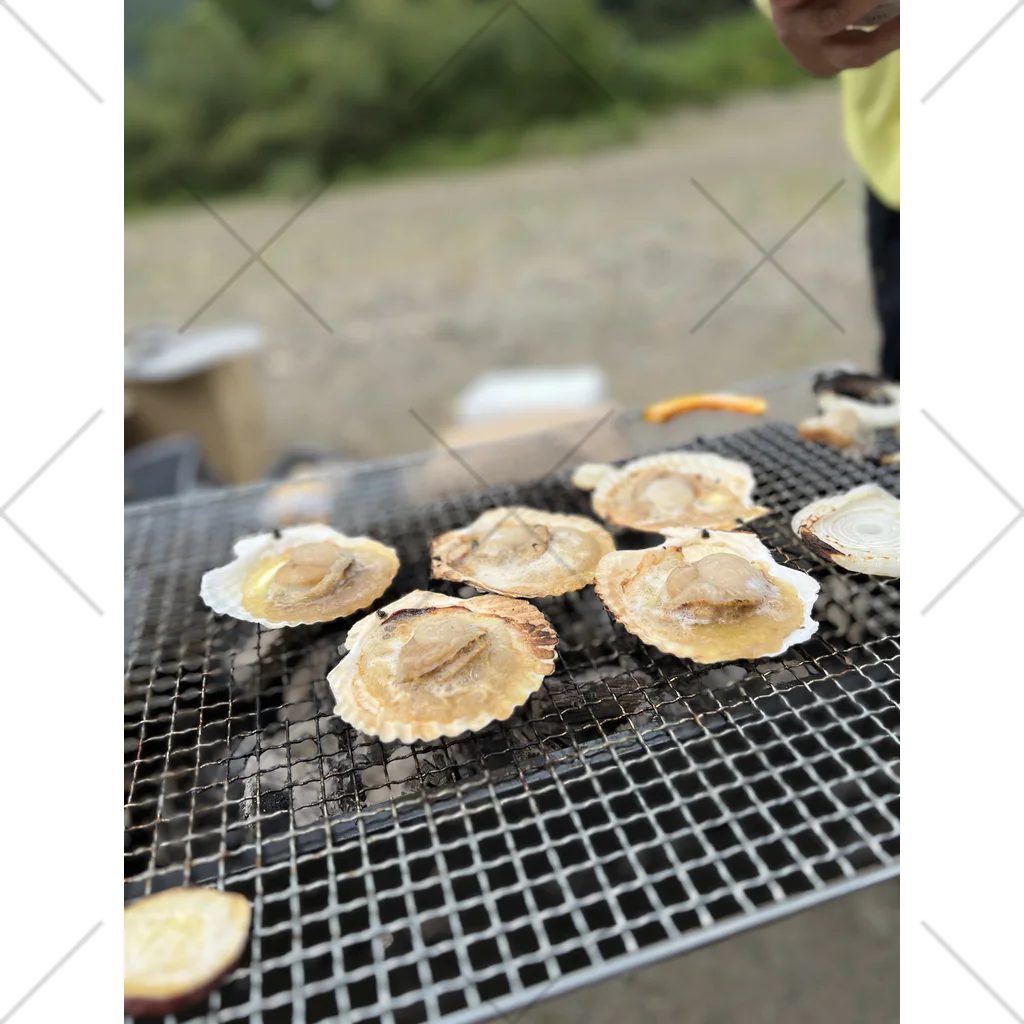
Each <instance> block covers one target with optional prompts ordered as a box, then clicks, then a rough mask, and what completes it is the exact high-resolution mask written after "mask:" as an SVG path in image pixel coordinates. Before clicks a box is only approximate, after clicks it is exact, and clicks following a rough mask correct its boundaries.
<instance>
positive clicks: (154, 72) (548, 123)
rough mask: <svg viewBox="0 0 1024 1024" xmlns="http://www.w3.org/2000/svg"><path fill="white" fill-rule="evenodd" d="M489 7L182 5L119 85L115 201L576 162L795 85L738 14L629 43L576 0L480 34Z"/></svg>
mask: <svg viewBox="0 0 1024 1024" xmlns="http://www.w3.org/2000/svg"><path fill="white" fill-rule="evenodd" d="M499 9H500V8H499V6H498V4H497V2H496V0H483V2H481V0H336V2H335V3H334V4H333V5H332V6H330V7H329V8H327V9H320V10H315V9H313V8H312V7H311V6H310V3H309V0H288V2H282V0H193V2H192V3H190V4H189V5H188V6H187V8H186V9H185V10H184V12H183V14H182V16H181V17H180V18H179V19H177V20H174V21H171V22H168V23H166V24H163V25H162V26H160V27H159V29H158V30H156V31H154V32H152V33H151V34H150V36H149V42H148V47H147V51H146V59H145V62H144V65H143V67H142V70H140V71H139V72H138V73H136V74H133V75H131V76H130V77H129V79H128V81H127V83H126V92H125V191H126V200H127V201H128V202H129V203H132V204H135V203H147V202H156V201H162V200H166V199H170V198H172V197H173V196H174V195H175V193H180V192H181V191H182V186H183V185H184V184H187V185H188V186H189V187H190V188H193V189H198V190H199V191H201V192H202V193H204V194H214V193H218V192H220V193H223V192H231V191H238V190H243V189H251V188H266V189H275V190H276V189H288V190H292V189H297V190H304V189H307V188H309V187H312V186H313V185H314V184H316V183H320V182H327V181H331V180H334V179H336V178H339V177H342V176H347V175H351V174H353V173H365V172H367V171H368V170H372V169H377V170H387V169H394V168H400V167H408V166H414V165H420V166H423V165H428V166H438V165H440V166H444V165H449V166H450V165H460V166H463V165H465V164H468V163H481V162H488V161H492V160H498V159H504V158H507V157H509V156H512V155H515V154H517V153H520V152H524V151H538V150H547V151H550V150H556V151H559V152H576V151H580V150H582V149H585V148H589V147H592V146H595V145H602V144H605V143H608V142H613V141H618V140H620V139H623V138H627V137H629V136H630V135H631V134H633V133H634V132H635V131H636V129H637V125H638V122H639V112H640V111H643V110H654V109H659V108H664V107H666V106H669V105H671V104H677V103H684V102H708V101H712V100H715V99H717V98H719V97H721V96H723V95H725V94H727V93H729V92H733V91H736V90H737V89H741V88H749V87H763V86H774V85H780V84H785V83H788V82H792V81H795V80H798V79H799V78H800V77H801V76H800V73H799V72H798V71H797V70H796V69H795V67H794V65H793V64H792V62H791V61H790V60H789V58H788V57H787V56H786V54H785V53H784V51H783V50H782V49H781V47H779V46H778V44H777V43H776V42H775V40H774V38H773V36H772V34H771V30H770V28H769V27H768V26H767V25H766V24H765V23H764V21H763V19H761V18H760V17H759V16H758V15H756V14H750V13H745V14H743V15H740V16H737V17H734V18H727V19H725V20H719V21H716V22H713V23H711V24H709V25H707V26H705V27H703V28H701V29H699V30H697V31H695V32H693V33H691V34H689V35H686V36H681V37H678V38H676V39H675V40H674V41H667V42H664V41H663V42H658V43H640V42H638V41H637V40H636V39H635V38H634V36H633V35H631V34H630V33H629V32H627V31H626V30H625V29H624V28H623V26H622V24H621V23H620V22H618V21H616V20H614V19H612V18H611V17H610V16H608V15H605V14H601V13H599V12H598V11H597V10H596V9H595V6H594V3H593V0H557V2H555V3H551V4H550V5H549V6H545V7H543V8H538V10H539V11H541V12H542V13H541V15H540V16H538V19H537V21H538V24H539V25H540V26H541V28H538V26H537V25H535V24H533V23H531V21H530V20H529V19H528V18H527V17H524V15H523V14H522V13H520V11H518V10H517V9H516V8H514V7H511V8H509V9H507V10H506V11H505V12H504V13H503V14H501V15H500V16H499V17H497V18H496V19H495V20H494V21H493V22H492V23H490V24H489V25H488V27H487V28H486V29H485V30H484V31H480V30H481V29H482V28H483V26H485V25H487V21H488V18H491V17H493V16H494V15H495V14H496V12H497V11H499ZM274 12H277V13H278V14H279V15H280V16H279V17H277V20H273V19H272V17H271V15H272V13H274ZM281 12H283V13H281ZM477 33H479V34H478V35H477ZM471 40H472V41H471ZM470 41H471V42H470Z"/></svg>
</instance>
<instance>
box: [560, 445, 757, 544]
mask: <svg viewBox="0 0 1024 1024" xmlns="http://www.w3.org/2000/svg"><path fill="white" fill-rule="evenodd" d="M656 467H665V468H666V469H670V470H675V471H676V472H678V473H680V474H681V475H695V476H701V477H703V478H705V479H709V480H713V481H715V482H717V483H720V484H722V485H723V486H724V487H726V488H728V489H729V490H730V491H732V492H733V494H735V495H736V497H737V498H738V499H739V500H740V501H741V502H742V504H743V505H744V506H746V510H747V511H746V514H745V515H744V516H743V517H742V518H743V520H744V522H746V521H749V520H751V519H756V518H758V517H760V516H763V515H765V514H767V512H768V509H765V508H761V507H759V506H756V505H754V488H755V487H756V481H755V480H754V474H753V472H752V471H751V469H750V467H749V466H748V465H747V464H746V463H745V462H740V461H739V460H738V459H727V458H725V457H724V456H722V455H716V454H714V453H713V452H660V453H658V454H656V455H645V456H643V457H641V458H639V459H633V460H632V461H631V462H627V463H626V464H625V465H624V466H621V467H615V466H600V465H597V464H586V465H583V466H580V467H579V469H577V470H576V472H575V473H574V474H573V477H572V482H573V484H574V485H575V486H577V487H579V488H581V489H582V490H592V491H593V495H592V497H591V504H592V506H593V509H594V512H595V513H596V514H597V515H598V516H600V517H601V518H602V519H605V520H607V521H609V522H615V523H618V525H620V526H632V527H634V528H635V529H638V530H644V531H646V532H650V533H661V534H664V533H665V529H667V528H669V527H668V524H665V525H663V526H658V527H653V526H643V525H639V524H638V523H636V522H624V521H622V518H621V517H620V518H619V519H613V518H611V517H610V515H609V511H610V509H609V504H610V498H611V494H612V491H613V490H614V489H615V488H616V487H618V485H619V484H620V483H622V482H623V481H624V480H626V479H628V478H629V477H631V476H635V475H638V474H640V473H643V472H645V471H647V470H648V469H654V468H656Z"/></svg>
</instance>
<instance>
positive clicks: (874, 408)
mask: <svg viewBox="0 0 1024 1024" xmlns="http://www.w3.org/2000/svg"><path fill="white" fill-rule="evenodd" d="M882 391H883V392H884V393H885V394H886V396H887V397H888V398H889V403H888V404H887V405H873V404H872V403H871V402H862V401H860V400H859V399H856V398H851V397H850V396H849V395H837V394H836V393H835V392H834V391H823V392H821V394H819V395H818V408H819V409H820V410H821V411H822V412H823V413H828V412H833V411H837V410H840V409H848V410H849V411H850V412H852V413H854V415H855V416H856V417H857V420H858V422H859V423H860V424H861V426H862V427H865V428H866V429H869V430H889V429H892V428H893V427H898V426H899V423H900V386H899V384H890V383H887V384H885V385H883V386H882Z"/></svg>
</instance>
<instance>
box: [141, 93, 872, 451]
mask: <svg viewBox="0 0 1024 1024" xmlns="http://www.w3.org/2000/svg"><path fill="white" fill-rule="evenodd" d="M843 180H845V184H844V185H843V186H842V187H840V188H839V189H838V191H837V192H836V193H835V194H834V195H833V196H832V197H831V198H830V199H829V200H828V201H827V202H826V203H825V204H824V205H823V206H822V207H821V208H820V209H819V210H818V211H817V212H816V213H814V215H813V216H812V217H811V218H810V219H809V220H808V221H807V222H806V223H805V224H804V225H803V226H802V227H800V229H799V231H798V232H797V233H796V234H794V235H793V237H792V239H791V240H789V241H787V242H785V244H784V245H783V246H782V247H781V248H780V249H779V251H778V254H777V256H778V259H779V262H780V263H781V264H782V265H783V267H784V268H785V270H786V271H787V272H788V273H789V274H790V275H792V278H793V279H794V280H795V281H796V282H798V286H799V287H798V286H797V285H795V284H794V283H793V282H792V281H790V280H787V278H786V277H785V276H783V274H782V273H780V272H779V271H778V270H777V269H775V268H774V267H772V266H770V265H767V264H766V265H763V266H761V267H760V269H758V270H756V272H754V273H753V274H752V276H751V277H750V279H749V280H748V281H747V283H745V284H744V285H743V286H742V288H740V289H739V290H738V291H737V292H736V294H735V295H734V296H733V297H732V298H731V299H730V300H729V301H728V302H727V304H725V305H724V306H723V307H722V308H721V309H720V310H719V311H718V312H716V313H715V314H714V315H713V316H711V317H710V319H708V320H707V321H706V323H705V324H704V325H703V326H702V327H701V328H700V329H699V330H697V331H696V333H692V329H693V327H694V325H695V324H696V323H697V322H698V321H699V320H700V319H701V318H702V317H704V316H705V314H706V313H707V312H708V311H709V310H710V309H711V307H712V306H714V305H715V304H716V303H717V302H718V301H719V300H720V299H721V298H722V297H723V296H725V295H726V294H727V293H728V292H729V291H730V290H731V289H733V288H735V287H736V285H737V283H738V282H739V281H740V279H741V278H743V276H744V275H746V274H750V273H751V271H753V269H754V268H755V267H756V266H757V264H758V262H759V261H760V260H761V258H762V257H761V254H760V253H759V252H758V251H757V249H756V248H755V246H754V244H752V242H751V241H750V239H748V238H746V237H744V235H743V233H741V231H740V230H738V229H737V227H735V226H734V225H733V224H731V223H730V222H729V220H728V219H726V217H725V216H724V215H723V214H722V212H720V210H718V209H716V208H715V206H714V205H713V203H712V202H711V201H709V199H708V198H707V197H706V196H705V195H703V194H701V191H700V190H699V189H698V187H697V186H696V185H695V184H694V183H693V182H694V181H696V182H697V183H698V184H699V185H700V186H701V187H702V188H703V189H705V190H706V191H707V192H709V193H710V194H711V195H712V196H713V197H714V199H715V200H717V202H718V203H720V204H721V205H722V206H723V207H724V208H725V209H727V210H728V211H729V212H730V213H731V214H732V215H733V216H734V217H735V218H736V219H737V220H738V221H739V222H740V223H741V224H742V226H743V228H744V229H745V230H746V231H747V232H749V233H750V235H751V236H753V238H754V239H756V240H757V241H758V242H759V243H761V244H762V245H763V246H764V247H765V248H766V249H771V248H772V247H773V246H775V245H776V244H777V243H778V242H779V241H780V240H781V239H783V238H784V236H786V235H787V234H789V233H790V232H791V230H792V229H793V228H794V226H795V225H796V224H797V223H798V222H799V221H800V220H801V218H803V217H804V216H805V215H806V214H807V213H808V212H809V211H810V210H811V209H812V208H813V207H814V206H815V205H816V204H817V203H819V201H820V200H821V199H822V198H823V197H824V196H825V195H826V193H828V192H829V190H830V189H833V188H834V187H835V186H836V185H837V183H839V182H840V181H843ZM214 205H215V207H216V209H217V212H218V213H219V214H220V215H221V216H223V218H224V219H225V220H226V221H227V222H228V223H229V224H230V225H231V227H232V228H233V229H234V230H235V231H237V232H238V234H239V235H240V236H241V237H242V238H243V239H245V240H246V241H247V242H248V243H249V244H250V245H252V246H253V247H254V248H256V249H259V248H260V247H262V246H263V245H264V244H265V242H266V241H267V240H268V239H269V238H271V236H272V235H273V234H274V233H275V232H276V231H278V229H279V228H280V227H281V226H282V225H283V224H284V223H285V221H287V220H288V218H289V217H290V216H291V215H292V214H293V213H294V212H295V211H296V209H297V208H298V205H299V203H298V201H297V200H295V201H287V200H273V201H269V200H250V199H246V200H239V201H218V202H216V203H215V204H214ZM861 207H862V186H861V183H860V181H859V179H858V176H857V173H856V170H855V169H854V168H853V167H852V166H851V164H850V162H849V160H848V158H847V156H846V153H845V150H844V148H843V146H842V143H841V140H840V137H839V117H838V107H837V99H836V97H835V94H834V91H833V89H832V87H831V86H829V85H824V86H821V87H814V88H810V89H805V90H802V91H799V92H795V93H788V94H787V93H782V94H765V95H755V96H749V97H745V98H742V99H740V100H737V101H735V102H732V103H730V104H727V105H724V106H722V107H720V108H718V109H716V110H709V111H698V112H687V113H684V114H680V115H676V116H673V117H671V118H666V119H663V120H659V121H657V122H655V123H653V124H652V125H651V126H650V128H649V129H648V130H647V131H646V133H645V135H644V137H643V138H642V139H641V140H640V141H639V142H638V143H636V144H634V145H631V146H629V147H625V148H621V149H616V150H605V151H602V152H599V153H595V154H591V155H589V156H585V157H579V158H573V159H567V158H559V159H551V160H532V161H523V162H520V163H516V164H512V165H506V166H503V167H499V168H493V169H485V170H480V171H476V172H473V173H460V174H448V175H435V176H426V177H417V178H410V179H405V180H391V181H386V182H377V183H374V184H369V185H359V186H353V187H349V188H344V189H337V190H332V191H330V192H329V193H327V194H325V195H324V196H322V197H321V198H320V199H318V200H317V201H316V202H315V203H314V204H313V205H312V206H311V207H310V208H309V209H308V210H306V211H305V212H304V213H303V214H302V215H301V216H300V217H299V218H298V219H297V220H296V221H295V223H294V224H292V226H291V227H290V228H288V229H287V230H286V231H285V232H284V233H283V234H282V235H281V237H280V238H279V239H277V240H276V241H274V242H273V243H272V244H271V245H270V246H269V247H268V248H267V250H266V252H265V253H264V258H265V259H266V261H267V263H268V264H269V265H270V266H271V267H272V268H273V269H274V271H275V272H276V273H277V274H279V275H280V276H281V278H283V280H284V281H286V282H287V283H288V285H289V286H290V287H291V288H293V289H294V290H295V291H296V292H297V293H299V294H300V295H301V296H302V297H303V298H304V299H305V300H306V301H307V302H308V303H309V305H310V306H311V307H312V308H313V309H314V310H315V311H316V313H317V314H318V315H319V316H320V317H322V318H323V319H324V321H326V323H327V324H328V325H330V328H331V330H330V331H329V330H327V329H325V327H323V326H321V324H320V323H318V321H317V319H315V318H314V316H313V315H311V314H310V313H309V312H307V311H306V310H305V309H304V308H303V307H302V305H300V303H299V302H298V301H296V299H295V298H294V297H293V296H292V295H290V294H289V293H288V291H286V290H285V288H284V287H282V286H281V284H280V283H279V282H278V281H276V280H275V279H274V278H273V277H272V276H271V275H270V274H269V273H268V272H267V271H266V270H265V269H263V268H262V267H261V266H258V265H252V266H250V267H248V269H246V270H245V271H244V272H243V273H242V274H241V275H240V276H239V277H238V278H237V279H236V280H234V282H233V283H232V284H231V285H230V287H228V288H227V289H226V290H225V291H224V293H223V294H222V295H220V296H219V297H218V298H217V299H216V301H215V302H213V303H212V304H211V305H210V307H209V308H208V309H207V310H206V311H205V312H204V313H203V314H202V315H201V316H200V317H199V318H198V319H197V320H196V321H195V323H194V327H193V329H198V328H200V327H203V326H211V325H214V324H220V323H225V322H228V323H230V322H233V321H238V320H242V321H248V322H256V323H259V324H262V325H263V326H264V327H265V328H266V330H267V349H266V353H265V357H264V360H263V370H264V372H263V379H264V386H265V389H266V415H267V419H268V428H269V432H270V435H271V439H272V442H273V443H274V445H275V447H278V448H284V447H288V446H290V445H294V444H302V443H314V444H317V445H322V446H329V447H332V448H335V449H337V450H339V451H341V452H342V453H343V454H346V455H350V456H354V457H375V456H382V455H389V454H395V453H398V452H402V451H408V450H418V449H422V448H424V447H427V446H428V445H429V443H430V439H429V438H428V437H426V436H425V433H424V431H423V429H422V428H421V427H420V426H418V425H417V423H416V422H415V420H414V419H413V418H412V417H411V416H410V415H409V409H410V408H415V409H416V410H417V412H419V413H420V414H421V415H422V416H423V417H424V419H426V420H427V421H428V422H431V423H435V424H438V425H441V424H443V423H445V422H447V421H449V419H450V416H451V402H452V400H453V398H454V397H455V395H456V394H457V393H458V392H459V391H460V390H461V389H462V388H463V387H464V386H465V385H466V384H467V383H468V382H469V381H470V380H471V379H472V378H473V377H474V376H475V375H476V374H478V373H480V372H482V371H485V370H492V369H495V368H498V367H505V366H523V365H534V366H537V365H566V364H577V363H583V362H594V363H597V364H599V365H600V366H602V367H603V368H604V369H605V371H606V372H607V373H608V375H609V379H610V381H611V390H612V395H611V397H612V399H613V400H614V401H615V402H617V403H620V404H624V405H639V404H644V403H647V402H649V401H652V400H655V399H658V398H661V397H665V396H666V395H667V394H673V393H676V392H680V391H689V390H694V389H702V388H706V387H715V386H721V385H725V384H727V383H729V381H731V380H733V379H735V378H738V377H745V378H749V377H753V376H759V375H762V374H766V373H770V372H774V371H781V370H789V369H795V368H798V367H804V366H808V365H811V364H815V363H820V362H821V361H823V360H826V359H839V358H842V359H852V360H855V361H857V362H861V363H864V364H866V365H869V366H870V365H873V362H874V349H875V328H874V323H873V319H872V315H871V309H870V304H869V294H868V288H867V271H866V267H865V255H864V247H863V238H862V236H863V224H862V217H861ZM125 246H126V266H127V269H126V320H127V322H128V323H129V324H133V325H137V324H141V323H153V322H157V323H160V322H163V323H168V324H170V325H173V326H175V327H177V326H178V325H180V324H182V323H183V322H184V321H186V320H187V319H188V318H190V317H191V316H192V314H193V313H194V311H195V310H196V309H197V308H198V307H200V306H201V305H202V304H203V303H204V302H206V301H207V300H208V299H209V298H210V296H211V295H213V294H214V293H215V292H216V291H217V290H218V289H219V288H220V287H221V286H222V285H223V283H224V282H226V281H227V280H228V279H229V278H230V277H231V276H232V275H233V274H235V273H236V271H237V270H238V268H239V267H240V266H241V265H242V264H243V263H244V262H245V260H246V259H247V253H246V251H245V250H244V249H243V247H242V246H241V245H240V244H239V243H238V242H237V241H236V240H235V239H233V238H232V237H231V235H230V234H229V233H228V232H227V231H226V230H225V229H224V227H223V226H222V225H220V224H218V223H217V221H216V220H215V219H214V218H213V217H212V216H211V215H210V213H209V212H207V211H206V210H204V209H202V208H201V207H200V206H199V205H198V204H197V205H196V206H195V208H187V209H179V210H173V211H172V210H168V211H164V212H161V213H159V214H154V215H147V216H145V217H138V218H133V219H131V220H130V221H129V223H128V226H127V230H126V238H125ZM801 290H803V291H805V292H806V293H807V294H808V295H810V296H811V297H812V298H813V300H814V302H816V303H818V304H820V306H821V307H823V308H824V309H825V310H826V311H827V313H828V315H829V316H831V317H832V318H834V319H835V320H836V321H838V323H839V324H840V325H841V328H842V329H841V330H840V329H839V328H837V327H836V326H834V325H833V324H832V323H831V322H830V321H829V319H828V318H827V317H826V315H825V314H823V313H822V312H821V310H819V308H817V307H816V305H815V304H814V302H812V301H811V300H810V299H809V298H808V297H807V296H806V295H805V294H801ZM332 332H333V333H332Z"/></svg>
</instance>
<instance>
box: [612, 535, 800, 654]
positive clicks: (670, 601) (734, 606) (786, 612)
mask: <svg viewBox="0 0 1024 1024" xmlns="http://www.w3.org/2000/svg"><path fill="white" fill-rule="evenodd" d="M666 536H667V539H666V541H665V542H664V543H663V544H661V545H659V546H657V547H654V548H647V549H643V550H639V551H616V552H613V553H612V554H610V555H605V557H604V558H602V559H601V564H600V565H599V566H598V567H597V583H596V589H597V593H598V596H599V597H600V598H601V600H602V602H603V603H604V605H605V607H606V608H607V609H608V610H609V611H610V612H611V614H612V615H613V616H614V617H615V618H616V619H617V620H618V621H619V622H620V623H622V625H623V626H624V627H625V628H626V629H628V630H629V632H631V633H633V634H635V635H636V636H638V637H639V638H640V639H641V640H643V642H644V643H646V644H650V645H651V646H652V647H657V648H658V650H661V651H664V652H665V653H666V654H674V655H676V656H677V657H680V658H689V659H691V660H692V661H695V662H698V663H700V664H715V663H718V662H724V661H738V660H741V659H754V658H767V657H775V656H777V655H779V654H782V652H783V651H785V650H787V649H788V648H789V647H791V646H792V645H793V644H796V643H801V642H802V641H804V640H807V639H808V638H809V637H811V636H813V635H814V633H815V631H816V630H817V628H818V624H817V623H816V622H815V621H814V619H813V618H812V617H811V612H812V610H813V608H814V602H815V599H816V598H817V595H818V590H819V587H818V584H817V582H816V581H815V580H814V579H812V578H811V577H810V576H808V575H807V574H806V573H802V572H798V571H797V570H795V569H790V568H788V567H786V566H782V565H779V564H777V563H776V562H775V560H774V559H773V558H772V556H771V552H770V551H769V550H768V549H767V548H766V547H765V546H764V545H763V544H762V543H761V541H760V540H758V539H757V537H755V536H753V535H752V534H749V533H729V532H724V531H710V530H694V529H683V530H672V531H666Z"/></svg>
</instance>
